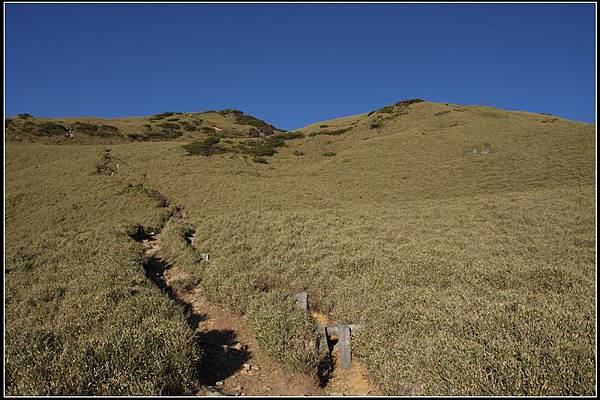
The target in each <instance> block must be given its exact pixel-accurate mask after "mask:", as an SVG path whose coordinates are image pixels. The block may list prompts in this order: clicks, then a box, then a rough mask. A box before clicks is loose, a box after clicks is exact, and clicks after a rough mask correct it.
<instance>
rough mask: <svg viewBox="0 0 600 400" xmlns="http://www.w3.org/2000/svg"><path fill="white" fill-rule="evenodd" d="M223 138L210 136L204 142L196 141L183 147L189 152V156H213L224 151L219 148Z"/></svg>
mask: <svg viewBox="0 0 600 400" xmlns="http://www.w3.org/2000/svg"><path fill="white" fill-rule="evenodd" d="M220 141H221V138H220V137H218V136H209V137H208V138H206V139H204V140H196V141H194V142H192V143H189V144H186V145H183V146H181V147H183V148H184V149H185V150H187V152H188V155H201V156H207V157H208V156H212V155H213V154H218V153H222V152H223V149H222V148H221V147H220V146H219V142H220Z"/></svg>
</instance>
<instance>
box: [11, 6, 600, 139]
mask: <svg viewBox="0 0 600 400" xmlns="http://www.w3.org/2000/svg"><path fill="white" fill-rule="evenodd" d="M5 18H6V32H5V33H6V48H5V51H6V66H5V67H6V70H5V74H6V75H5V79H6V88H5V90H6V94H5V96H6V114H7V115H14V114H16V113H24V112H27V113H31V114H34V115H38V116H76V115H96V116H103V117H116V116H132V115H146V114H155V113H159V112H163V111H182V112H183V111H202V110H209V109H223V108H237V109H240V110H243V111H244V112H246V113H249V114H252V115H255V116H257V117H258V118H261V119H265V120H267V121H269V122H271V123H273V124H275V125H276V126H279V127H281V128H285V129H293V128H297V127H301V126H304V125H306V124H309V123H313V122H317V121H320V120H325V119H329V118H334V117H337V116H343V115H351V114H357V113H362V112H368V111H371V110H372V109H375V108H378V107H382V106H384V105H387V104H390V103H393V102H396V101H399V100H402V99H405V98H414V97H418V98H423V99H426V100H430V101H437V102H450V103H459V104H480V105H489V106H493V107H499V108H504V109H511V110H526V111H532V112H545V113H552V114H556V115H559V116H562V117H565V118H570V119H575V120H580V121H586V122H595V114H594V112H595V111H594V110H595V86H596V82H595V9H594V5H593V4H573V5H569V4H443V5H440V4H383V5H382V4H270V5H269V4H244V5H242V4H218V5H215V4H6V14H5Z"/></svg>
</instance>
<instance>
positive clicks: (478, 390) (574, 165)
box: [6, 101, 596, 395]
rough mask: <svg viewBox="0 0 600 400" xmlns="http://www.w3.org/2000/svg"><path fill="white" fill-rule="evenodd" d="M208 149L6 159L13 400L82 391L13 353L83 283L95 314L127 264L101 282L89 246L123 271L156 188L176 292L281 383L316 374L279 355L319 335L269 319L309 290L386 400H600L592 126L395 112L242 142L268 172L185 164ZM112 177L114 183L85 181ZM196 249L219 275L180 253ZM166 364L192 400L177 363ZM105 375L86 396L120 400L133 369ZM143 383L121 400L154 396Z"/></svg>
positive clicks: (155, 211)
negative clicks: (200, 299)
mask: <svg viewBox="0 0 600 400" xmlns="http://www.w3.org/2000/svg"><path fill="white" fill-rule="evenodd" d="M204 115H205V117H204V118H205V119H206V120H208V117H206V114H204ZM220 117H222V115H220V114H219V118H220ZM229 117H230V116H226V118H229ZM64 122H67V121H66V119H65V121H64ZM217 122H218V121H216V120H215V121H212V123H215V124H216V123H217ZM248 127H249V125H248V126H245V127H244V129H242V130H240V131H238V132H237V133H238V134H239V135H240V136H243V134H242V132H247V131H245V129H246V128H248ZM119 129H121V128H119ZM223 129H225V127H223ZM248 129H249V128H248ZM123 131H125V128H123ZM19 132H20V131H19V130H18V128H17V129H15V131H14V132H13V135H14V136H9V135H8V133H7V138H8V139H11V138H13V137H14V138H16V137H17V136H18V135H20V134H21V133H19ZM214 135H215V132H198V133H197V134H196V136H194V137H193V138H192V137H187V136H185V135H183V136H178V137H176V138H172V140H168V141H146V142H141V143H140V142H125V141H124V143H120V144H117V143H115V144H111V145H110V146H109V148H110V151H109V152H108V153H109V154H110V156H104V154H105V153H107V152H106V151H105V147H106V146H105V145H90V146H79V145H75V144H69V142H66V144H65V143H63V144H61V145H45V144H40V143H16V142H14V141H11V142H9V143H7V151H6V157H7V160H6V167H7V175H6V178H7V183H6V194H7V197H6V208H7V215H6V227H7V259H6V260H7V261H6V270H7V272H8V271H10V273H9V274H8V273H7V288H6V293H7V335H6V340H7V355H8V357H7V360H8V361H7V376H8V378H9V379H8V381H9V386H8V388H9V389H8V393H9V394H16V393H42V392H44V393H45V392H46V388H47V386H48V385H55V386H56V387H59V388H62V389H63V392H69V393H82V392H83V391H82V390H81V388H80V387H79V386H65V385H64V382H62V381H61V379H63V378H61V376H63V375H61V374H62V373H63V369H64V368H66V370H67V371H71V372H72V371H73V367H68V366H67V365H66V364H64V362H63V361H61V360H66V359H68V358H66V357H67V356H68V354H67V353H68V351H67V350H65V349H64V348H63V347H61V346H59V345H57V346H56V347H54V348H51V349H50V350H46V352H45V353H44V354H45V357H47V358H45V360H48V359H52V360H55V365H59V366H62V367H61V368H63V369H59V370H58V371H55V373H54V374H52V373H49V372H48V371H46V373H47V375H44V376H50V377H54V378H48V379H49V381H46V382H40V383H39V384H38V386H35V385H34V384H33V383H31V384H29V383H26V382H29V381H26V380H23V378H20V377H19V376H20V375H19V374H22V373H23V371H24V370H25V371H27V374H25V375H23V376H26V377H27V376H38V375H36V371H37V368H42V367H41V365H40V361H37V360H38V358H39V357H35V354H36V353H35V352H31V351H30V349H29V347H28V346H29V344H28V343H31V341H30V340H29V339H27V340H26V338H25V336H22V335H25V334H26V333H27V334H29V333H30V332H38V331H39V329H38V328H39V321H40V319H42V316H43V315H46V313H52V315H55V316H56V317H55V318H58V319H60V318H64V319H67V316H72V315H73V313H75V315H79V314H78V313H79V311H72V310H73V305H72V303H73V302H74V301H75V299H76V298H81V294H80V291H81V290H82V289H81V287H82V285H83V287H85V288H89V289H86V290H89V291H86V293H89V295H90V296H93V292H94V290H97V286H98V285H100V286H101V283H102V282H107V281H111V280H114V279H116V280H121V279H122V277H121V276H120V275H119V274H120V273H123V272H119V268H117V267H118V265H119V259H118V258H117V259H114V260H112V261H111V265H114V268H113V267H111V268H109V269H107V268H106V267H105V265H104V259H103V257H104V256H102V254H103V251H104V250H97V251H96V250H94V248H95V247H99V248H100V247H102V246H100V244H98V245H96V244H95V242H94V238H96V237H98V235H101V232H109V233H106V234H107V235H109V236H110V238H111V240H113V241H123V243H124V244H123V245H120V246H121V247H122V252H123V254H129V253H128V252H130V251H131V249H129V247H131V246H132V244H131V243H129V242H128V238H127V235H126V234H125V233H124V232H123V231H119V230H118V229H125V228H119V227H129V228H131V227H132V226H135V225H136V224H142V225H144V226H149V227H152V228H156V229H158V227H159V226H160V220H161V218H164V216H163V217H161V213H162V212H163V211H166V209H160V208H156V207H149V205H148V201H147V200H140V199H143V198H144V193H145V192H144V190H146V192H148V190H149V189H152V190H156V191H158V192H160V193H162V194H165V195H166V196H167V197H168V198H169V201H170V204H171V205H174V204H177V205H178V206H181V207H182V209H183V210H184V211H185V213H186V216H187V220H186V222H185V223H182V222H174V223H173V224H172V225H170V226H169V228H168V229H167V230H166V231H165V232H164V233H163V235H162V238H161V241H162V243H163V251H164V252H165V254H166V255H169V254H170V256H171V258H172V259H173V260H174V262H177V263H178V265H180V266H181V267H182V269H183V270H185V271H186V272H187V274H188V277H187V278H186V280H185V282H181V284H182V286H184V287H191V288H193V287H197V288H199V289H200V290H202V291H203V293H204V294H205V295H206V297H207V298H209V299H210V300H211V301H214V302H216V303H219V304H221V305H223V306H226V307H228V308H229V309H231V310H234V311H239V312H241V313H243V315H244V318H245V319H246V320H247V321H248V325H249V326H250V327H251V328H252V329H253V331H254V332H255V334H256V337H257V342H258V344H259V345H260V346H261V348H262V349H263V350H264V351H265V352H266V353H268V354H270V355H271V357H273V359H276V360H279V361H281V362H282V363H284V364H285V365H289V366H292V367H294V368H296V369H297V370H305V371H306V370H310V369H311V368H314V367H315V364H314V362H315V358H314V354H313V353H311V352H312V350H311V348H310V346H308V347H306V348H304V347H302V346H297V345H294V346H292V345H290V343H302V340H306V338H310V337H311V336H310V335H311V334H312V333H311V332H312V331H311V329H314V327H315V324H316V322H315V321H312V322H311V321H307V320H305V319H304V317H302V316H301V315H297V314H294V313H293V312H291V311H290V313H291V314H283V313H281V312H279V311H277V310H282V309H286V310H288V308H286V307H287V306H285V304H287V303H286V301H287V300H285V295H287V294H289V293H294V292H298V291H301V290H306V291H307V292H308V294H309V302H310V307H311V311H312V312H313V313H314V315H315V316H316V315H320V316H324V317H326V318H327V319H328V320H330V321H332V322H353V323H360V324H362V325H363V326H364V329H363V330H362V331H359V332H357V333H356V335H353V351H354V354H355V359H356V361H357V362H358V363H360V364H362V365H364V367H365V369H366V371H367V373H368V376H369V378H370V380H371V381H372V382H374V383H375V384H376V385H377V386H378V387H379V388H380V389H381V391H383V392H384V393H386V394H409V393H410V394H436V395H509V394H513V395H519V394H527V395H567V394H587V395H593V394H595V393H594V392H595V385H596V378H595V372H596V370H595V354H594V348H595V341H594V340H595V339H594V338H595V323H594V317H595V312H596V311H595V306H594V305H595V261H596V252H595V246H596V239H595V228H594V221H595V216H596V209H595V125H592V124H584V123H579V122H574V121H569V120H565V119H562V118H558V117H554V116H549V115H543V114H532V113H525V112H508V111H503V110H497V109H493V108H489V107H481V106H461V105H453V104H441V103H431V102H423V101H405V102H399V103H398V104H395V105H392V106H389V107H385V108H383V109H381V110H378V111H376V112H372V113H369V114H361V115H357V116H350V117H345V118H339V119H335V120H331V121H324V122H320V123H317V124H313V125H310V126H307V127H305V128H302V129H299V130H297V131H296V132H293V133H292V134H285V135H283V136H282V135H281V132H279V133H278V132H269V133H268V134H267V135H265V136H261V137H260V140H261V142H260V143H256V144H255V145H252V144H245V146H246V147H247V148H249V147H252V146H255V147H260V148H261V149H262V150H265V148H264V146H267V145H268V146H271V147H272V148H269V149H270V150H273V151H272V152H267V153H269V154H268V155H266V153H265V152H263V153H265V154H263V153H261V152H254V153H253V152H249V151H238V150H236V149H238V147H236V146H237V142H236V141H237V140H244V141H252V140H254V139H251V138H246V137H244V138H242V139H240V138H239V137H237V138H236V137H233V136H234V135H231V137H230V138H226V137H223V138H219V140H220V142H218V141H217V142H218V143H215V145H216V146H217V147H218V149H219V151H216V152H214V153H211V154H214V155H212V156H210V157H205V156H201V155H199V156H190V155H188V151H187V150H186V149H184V148H182V144H185V143H188V142H189V141H190V140H193V139H197V140H202V139H207V138H209V137H211V136H214ZM277 135H279V136H277ZM271 136H273V137H274V138H275V139H268V138H269V137H271ZM277 137H279V139H277ZM61 140H62V139H61ZM226 140H231V141H232V142H231V143H227V142H225V141H226ZM219 146H220V147H219ZM261 146H262V147H261ZM218 153H221V154H218ZM269 155H270V157H268V160H265V161H266V163H263V162H253V161H257V158H256V157H257V156H258V157H259V159H260V157H263V156H269ZM107 157H108V158H107ZM103 159H110V163H111V164H110V165H111V172H112V174H105V173H102V170H99V169H97V166H98V163H99V162H102V161H101V160H103ZM98 171H100V173H98ZM138 190H139V191H138ZM190 231H195V232H196V240H197V246H196V247H197V249H198V250H197V251H198V252H208V253H210V255H211V259H210V261H209V262H206V263H198V262H197V261H195V260H196V259H195V258H194V257H195V255H194V254H195V253H194V252H190V250H189V248H186V247H185V246H186V245H185V238H184V236H185V235H186V234H187V233H189V232H190ZM119 232H120V233H119ZM82 235H83V236H82ZM77 238H83V239H77ZM78 240H79V241H78ZM65 243H67V244H69V245H68V246H67V249H70V250H68V251H67V250H66V249H65V248H64V244H65ZM77 243H80V244H77ZM71 248H72V249H71ZM77 248H83V249H87V250H85V251H86V253H85V254H89V256H88V257H87V258H86V259H87V260H88V263H89V264H90V265H89V266H88V267H87V268H85V271H90V270H93V271H94V273H93V274H89V275H86V274H83V275H81V276H80V277H79V278H77V279H69V280H67V281H65V280H64V278H61V279H59V278H58V277H56V276H55V275H53V274H52V273H51V271H49V270H48V268H45V266H46V265H49V264H48V263H49V262H50V261H48V260H52V262H56V263H58V264H57V265H58V266H59V267H58V268H59V269H60V271H61V274H62V275H61V277H64V276H65V275H66V276H69V275H70V272H69V271H81V267H80V266H79V264H78V263H77V261H76V260H71V258H70V257H71V256H70V255H69V254H71V253H69V252H71V250H72V251H75V250H76V249H77ZM169 249H170V250H169ZM138 251H139V250H138ZM120 257H121V256H120ZM122 257H125V256H122ZM128 260H129V259H128ZM132 260H133V259H131V260H129V261H127V262H129V263H132V262H133V261H132ZM123 262H125V261H123ZM128 265H130V268H129V269H128V270H127V271H129V272H127V273H132V272H131V271H133V269H132V268H133V267H131V266H132V265H133V264H128ZM138 269H141V267H140V268H138ZM141 274H143V272H141ZM134 275H135V274H133V275H131V276H129V277H128V279H130V280H131V279H132V276H134ZM91 282H94V283H93V284H91ZM124 285H125V286H124V289H123V290H125V289H126V288H129V286H128V285H130V284H129V283H125V284H124ZM55 287H60V288H62V289H61V290H60V293H62V294H61V296H58V297H57V296H56V295H52V293H55V292H54V290H55ZM32 288H33V289H32ZM32 290H33V291H32ZM106 290H108V288H107V289H106ZM32 293H34V294H32ZM156 295H157V296H159V294H156ZM71 296H72V297H71ZM148 296H150V293H149V294H148ZM34 298H35V303H32V305H31V306H28V307H25V308H23V307H21V305H22V304H24V303H25V304H29V303H28V301H31V300H30V299H34ZM127 299H129V297H128V296H126V295H123V297H118V296H117V297H115V300H114V301H115V302H116V303H115V304H122V303H123V302H125V301H133V300H131V299H130V300H127ZM90 301H91V299H90ZM33 304H35V306H34V305H33ZM93 304H96V306H95V307H98V305H97V304H98V303H97V302H96V303H93ZM109 304H112V303H109ZM107 307H109V306H108V305H107ZM110 307H111V309H114V306H113V305H111V306H110ZM165 307H166V305H165ZM98 312H99V313H100V311H98ZM165 312H166V311H165ZM99 315H100V314H99ZM165 315H169V318H171V319H173V321H174V322H172V323H170V324H169V330H167V331H165V332H166V333H165V335H166V334H167V333H168V334H169V335H171V334H174V335H175V337H177V335H176V332H177V331H178V329H182V328H180V327H178V325H177V324H180V322H181V321H179V320H178V319H177V318H175V317H174V316H173V314H165ZM113 318H119V313H117V312H115V314H114V315H113ZM121 318H122V319H121V320H120V323H122V324H124V325H127V324H128V323H133V322H130V321H133V320H135V318H134V317H132V316H131V315H130V314H127V313H125V312H122V314H121ZM161 320H162V321H164V320H165V319H161V318H158V319H154V320H153V323H157V324H158V323H163V322H161ZM177 321H179V322H177ZM103 323H106V324H108V322H103ZM43 326H44V329H45V330H46V331H44V332H46V333H45V334H46V335H47V334H48V332H49V333H50V334H52V335H53V337H58V338H61V341H59V343H71V341H72V340H73V338H74V337H75V336H74V335H75V333H74V332H72V331H70V330H69V329H66V328H64V325H61V324H55V325H51V324H47V325H43ZM107 326H108V325H107ZM61 327H62V328H61ZM77 332H79V335H81V331H77ZM83 332H86V330H85V329H84V330H83ZM181 332H183V331H181ZM39 335H40V336H39V337H40V340H42V338H45V337H46V336H43V335H42V333H39ZM107 335H108V336H107V337H109V338H110V337H111V336H110V335H111V333H110V332H109V333H107ZM159 335H160V334H159ZM290 335H291V336H290ZM179 337H185V335H181V336H179ZM85 338H86V336H85V335H83V336H79V337H78V340H79V341H82V340H87V339H85ZM28 340H29V341H28ZM109 342H110V341H109ZM169 343H173V346H175V342H172V341H171V342H169ZM190 343H191V342H189V341H186V340H183V341H182V343H180V344H178V345H177V346H180V348H186V349H187V348H188V347H186V346H189V345H190ZM106 351H107V352H108V353H107V354H115V352H118V351H119V349H118V348H113V349H111V348H108V349H107V350H106ZM169 351H170V350H169V348H167V349H166V353H165V354H166V355H165V357H167V358H168V359H172V360H173V362H174V363H178V365H182V366H181V367H178V370H179V371H184V372H182V373H181V376H182V378H181V379H179V380H178V381H177V382H178V383H177V385H176V386H177V388H178V390H180V391H183V392H185V390H184V388H185V387H187V386H188V385H189V383H188V380H190V379H192V378H191V377H190V375H189V374H188V373H187V372H185V371H187V369H189V365H188V364H185V361H183V360H182V359H181V357H180V354H182V353H181V352H175V351H173V353H172V355H171V353H169ZM186 351H187V353H189V354H190V356H189V357H191V354H192V353H193V350H192V349H191V348H190V349H188V350H186ZM111 352H112V353H111ZM187 353H184V354H187ZM64 354H67V355H64ZM29 355H31V357H32V358H28V357H30V356H29ZM176 355H177V357H176ZM53 357H54V358H53ZM189 357H188V359H189ZM108 359H116V360H118V359H119V358H118V357H116V356H113V357H112V358H111V357H108ZM159 361H160V360H159ZM159 361H157V362H159ZM160 362H163V361H160ZM109 364H110V363H109ZM85 365H87V364H85V360H82V362H81V364H78V367H77V368H79V369H80V370H82V371H87V370H86V368H87V367H85ZM111 368H113V369H108V370H107V371H106V375H102V376H100V377H99V378H96V380H99V381H100V383H102V382H105V386H104V388H105V389H103V390H104V392H102V390H100V389H98V390H96V392H101V393H106V392H109V393H110V392H111V391H112V392H117V390H116V389H114V387H113V386H111V383H108V382H111V381H110V376H111V375H110V374H111V373H110V371H119V370H120V368H123V366H120V365H119V366H114V365H113V366H111ZM83 375H84V376H78V377H77V379H79V380H77V379H75V378H71V381H77V382H79V381H80V382H81V385H82V386H81V387H84V386H85V382H86V379H91V378H89V376H88V375H85V374H83ZM167 375H168V374H167ZM178 376H179V375H178ZM32 379H33V378H32ZM153 382H154V386H147V387H146V388H144V387H142V386H141V384H140V385H138V386H132V387H127V386H123V387H122V389H121V392H119V393H148V392H153V393H154V392H155V391H156V390H158V389H157V388H160V387H164V386H165V383H163V382H162V381H160V380H159V381H153ZM28 385H29V386H28ZM161 385H162V386H161ZM65 387H67V389H65ZM100 388H103V386H101V385H100ZM106 388H108V389H106ZM172 391H175V392H177V391H176V390H172Z"/></svg>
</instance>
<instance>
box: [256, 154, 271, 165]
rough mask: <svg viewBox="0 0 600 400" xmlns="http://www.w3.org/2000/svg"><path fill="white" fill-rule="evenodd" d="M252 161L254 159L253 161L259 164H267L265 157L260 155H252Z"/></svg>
mask: <svg viewBox="0 0 600 400" xmlns="http://www.w3.org/2000/svg"><path fill="white" fill-rule="evenodd" d="M252 161H254V162H255V163H259V164H268V163H269V162H268V161H267V159H266V158H264V157H260V156H254V157H252Z"/></svg>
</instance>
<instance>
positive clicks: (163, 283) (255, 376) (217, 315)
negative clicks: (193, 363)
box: [145, 234, 327, 396]
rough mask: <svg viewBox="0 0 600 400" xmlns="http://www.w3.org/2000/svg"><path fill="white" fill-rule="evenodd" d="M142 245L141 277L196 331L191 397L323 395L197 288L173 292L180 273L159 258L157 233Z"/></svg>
mask: <svg viewBox="0 0 600 400" xmlns="http://www.w3.org/2000/svg"><path fill="white" fill-rule="evenodd" d="M145 245H146V247H147V250H146V258H147V261H146V266H147V267H146V271H147V272H146V275H147V276H148V278H149V279H151V280H152V281H153V282H154V283H155V284H156V285H157V286H159V287H161V288H163V289H164V290H165V291H166V292H167V293H168V294H169V296H171V297H172V298H173V299H174V300H176V301H178V302H179V303H180V304H182V305H183V306H184V308H185V309H186V313H187V319H188V323H190V326H191V327H192V328H193V329H195V330H196V331H197V332H198V335H197V336H198V345H199V346H200V347H201V348H202V350H203V351H204V354H205V355H204V363H202V365H201V367H200V375H201V376H202V377H203V381H202V382H201V383H202V388H201V389H200V390H199V391H198V393H197V395H199V396H203V395H209V396H210V395H216V396H218V395H229V396H258V395H270V396H276V395H280V396H282V395H288V396H294V395H295V396H302V395H309V396H319V395H320V396H323V395H327V393H326V391H325V390H323V389H321V388H319V387H318V385H317V384H316V382H314V381H313V380H312V379H310V378H309V377H307V376H304V375H302V374H298V373H291V372H288V371H286V370H284V369H283V368H282V367H281V366H280V365H279V364H278V363H276V362H274V361H272V360H270V358H269V357H267V356H266V355H265V354H263V353H262V352H261V351H260V349H259V348H258V344H257V343H256V341H255V339H254V337H253V335H252V333H251V331H250V330H249V329H248V327H247V326H246V325H245V323H244V321H243V320H242V318H241V317H240V316H238V315H235V314H233V313H231V312H228V311H227V310H224V309H223V308H221V307H218V306H216V305H214V304H211V303H209V302H208V301H207V300H206V299H205V298H204V296H203V295H202V291H201V289H200V288H196V289H194V290H193V291H191V292H182V291H178V290H177V289H175V288H173V287H172V286H171V285H170V284H169V282H171V281H172V280H173V279H174V278H176V277H178V276H181V275H182V274H183V272H182V271H181V270H179V269H178V268H177V266H171V265H169V264H168V262H166V261H165V260H163V258H162V256H161V251H160V234H156V235H153V236H150V237H149V238H148V240H147V241H146V242H145Z"/></svg>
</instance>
